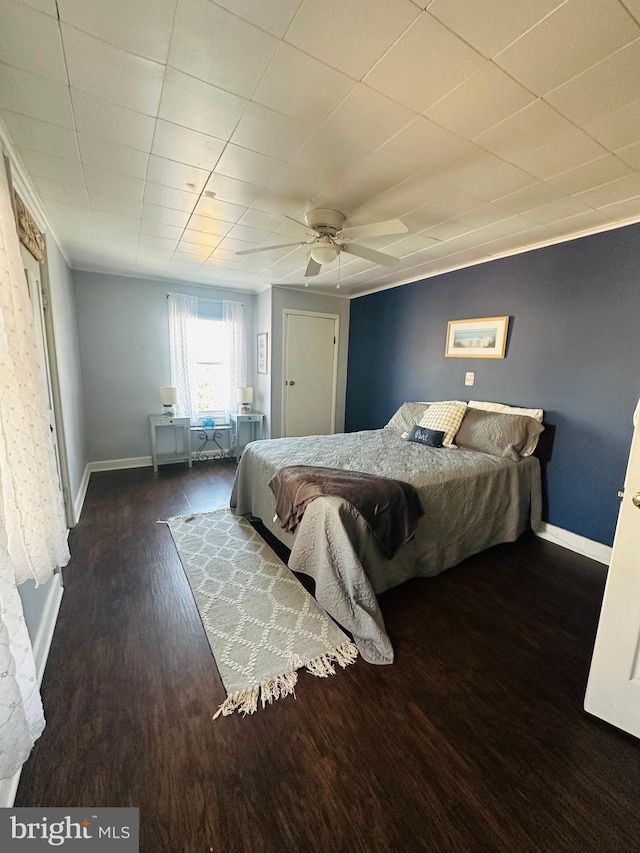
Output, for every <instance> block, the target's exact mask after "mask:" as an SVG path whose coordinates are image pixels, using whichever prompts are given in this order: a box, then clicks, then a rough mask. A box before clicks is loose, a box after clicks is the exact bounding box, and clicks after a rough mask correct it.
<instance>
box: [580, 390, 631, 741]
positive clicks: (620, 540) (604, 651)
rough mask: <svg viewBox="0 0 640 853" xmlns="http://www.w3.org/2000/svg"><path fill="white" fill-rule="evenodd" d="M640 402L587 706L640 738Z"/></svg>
mask: <svg viewBox="0 0 640 853" xmlns="http://www.w3.org/2000/svg"><path fill="white" fill-rule="evenodd" d="M639 421H640V401H639V402H638V407H637V408H636V413H635V415H634V424H635V430H634V435H633V441H632V444H631V454H630V456H629V464H628V468H627V476H626V478H625V485H624V494H623V498H622V504H621V506H620V515H619V517H618V525H617V528H616V535H615V539H614V543H613V553H612V556H611V565H610V566H609V573H608V575H607V585H606V587H605V592H604V599H603V602H602V612H601V613H600V622H599V623H598V633H597V636H596V643H595V647H594V650H593V658H592V661H591V671H590V673H589V682H588V684H587V694H586V696H585V701H584V707H585V709H586V710H587V711H588V712H589V713H590V714H594V715H595V716H596V717H600V718H601V719H603V720H606V721H607V722H608V723H612V724H613V725H614V726H617V727H618V728H620V729H623V730H624V731H626V732H629V733H630V734H632V735H635V736H636V737H640V424H639Z"/></svg>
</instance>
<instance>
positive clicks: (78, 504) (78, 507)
mask: <svg viewBox="0 0 640 853" xmlns="http://www.w3.org/2000/svg"><path fill="white" fill-rule="evenodd" d="M90 475H91V471H90V470H89V464H88V463H87V465H85V466H84V473H83V474H82V480H81V481H80V488H79V489H78V494H77V495H76V499H75V501H74V502H73V514H74V517H75V518H74V520H75V523H76V524H77V523H78V522H79V521H80V516H81V515H82V507H83V506H84V499H85V498H86V496H87V489H88V488H89V477H90Z"/></svg>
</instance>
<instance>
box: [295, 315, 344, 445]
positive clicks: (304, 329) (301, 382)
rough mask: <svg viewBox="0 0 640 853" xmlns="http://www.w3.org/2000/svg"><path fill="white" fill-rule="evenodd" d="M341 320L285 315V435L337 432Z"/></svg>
mask: <svg viewBox="0 0 640 853" xmlns="http://www.w3.org/2000/svg"><path fill="white" fill-rule="evenodd" d="M337 354H338V317H337V316H336V315H332V314H315V313H311V312H305V311H289V310H286V311H285V317H284V389H283V413H282V415H283V416H282V423H283V435H285V436H293V435H327V434H329V433H333V432H335V420H336V384H337V369H338V360H337Z"/></svg>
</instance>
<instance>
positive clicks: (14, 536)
mask: <svg viewBox="0 0 640 853" xmlns="http://www.w3.org/2000/svg"><path fill="white" fill-rule="evenodd" d="M68 560H69V550H68V547H67V528H66V522H65V517H64V505H63V501H62V495H61V492H60V485H59V479H58V473H57V468H56V460H55V454H54V449H53V443H52V440H51V431H50V428H49V405H48V400H47V396H46V383H45V377H44V375H43V367H42V362H41V359H40V356H39V350H38V340H37V337H36V332H35V329H34V325H33V314H32V308H31V303H30V300H29V293H28V289H27V284H26V280H25V274H24V268H23V265H22V258H21V256H20V244H19V242H18V236H17V233H16V226H15V220H14V216H13V209H12V206H11V198H10V192H9V184H8V180H7V175H6V173H5V169H4V168H3V167H2V166H0V779H8V778H10V777H11V776H13V774H14V773H15V772H16V771H17V770H18V769H19V767H20V766H21V765H22V764H23V763H24V761H25V760H26V759H27V757H28V755H29V752H30V751H31V749H32V747H33V744H34V741H35V740H36V739H37V738H38V736H39V735H40V734H41V732H42V730H43V729H44V725H45V721H44V714H43V710H42V702H41V700H40V693H39V690H38V682H37V679H36V671H35V661H34V659H33V651H32V648H31V642H30V640H29V635H28V633H27V628H26V625H25V621H24V615H23V612H22V602H21V599H20V595H19V593H18V589H17V585H18V584H20V583H22V582H23V581H25V580H26V579H27V578H32V579H34V580H35V581H36V583H37V584H41V583H44V582H46V581H47V580H48V579H49V578H50V577H51V574H52V573H53V570H54V569H55V567H56V566H64V565H66V564H67V562H68Z"/></svg>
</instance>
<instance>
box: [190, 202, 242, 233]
mask: <svg viewBox="0 0 640 853" xmlns="http://www.w3.org/2000/svg"><path fill="white" fill-rule="evenodd" d="M245 210H246V207H243V206H242V205H239V204H230V203H229V202H228V201H220V200H219V199H217V198H206V197H205V196H202V197H201V198H200V200H199V201H198V204H197V205H196V206H195V208H194V211H193V212H194V213H196V214H197V215H198V216H208V217H210V218H211V219H220V220H222V222H231V223H233V222H237V221H238V219H240V217H241V216H242V214H243V213H244V212H245ZM189 227H190V228H193V227H194V226H193V225H190V226H189ZM198 230H200V231H205V230H206V229H205V228H200V229H198Z"/></svg>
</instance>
